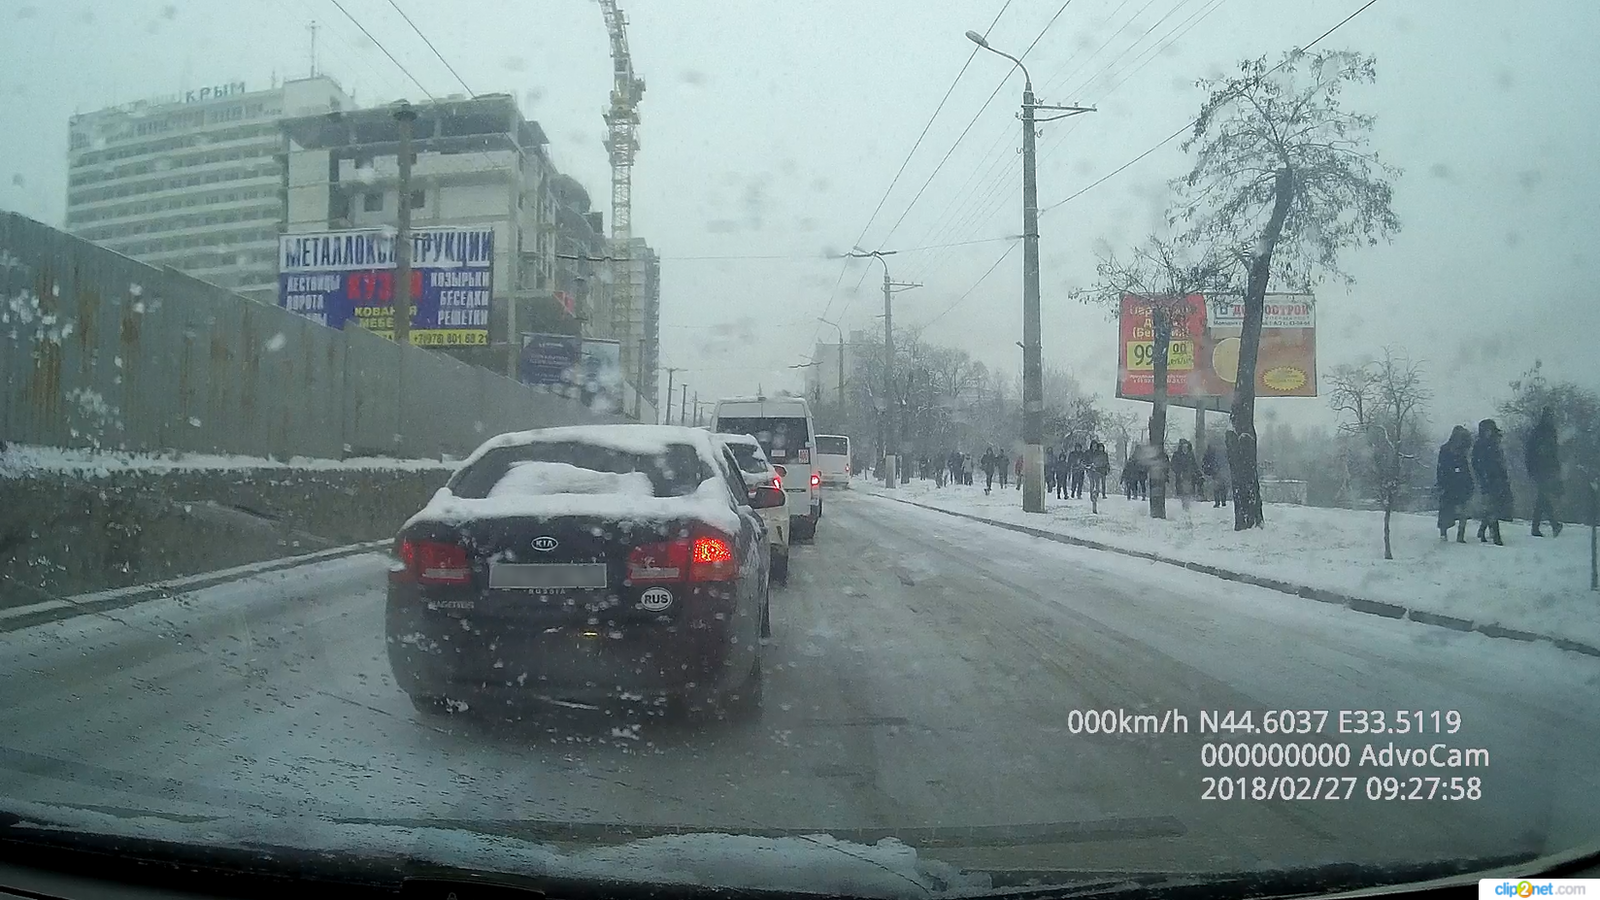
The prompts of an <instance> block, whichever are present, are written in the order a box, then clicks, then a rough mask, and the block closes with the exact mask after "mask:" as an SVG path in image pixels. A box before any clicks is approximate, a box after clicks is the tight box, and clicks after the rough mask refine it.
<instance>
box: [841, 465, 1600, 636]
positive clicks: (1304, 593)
mask: <svg viewBox="0 0 1600 900" xmlns="http://www.w3.org/2000/svg"><path fill="white" fill-rule="evenodd" d="M866 494H867V496H869V497H880V498H882V499H884V500H893V501H894V502H896V503H904V504H906V505H907V506H915V507H918V508H919V509H926V510H930V511H932V512H937V513H944V514H945V515H947V516H955V517H956V518H959V519H970V520H972V521H974V522H981V523H983V524H985V525H992V526H994V527H996V528H1004V529H1006V530H1007V531H1015V532H1017V533H1019V534H1026V535H1029V536H1031V537H1036V538H1043V539H1044V540H1047V541H1055V542H1056V543H1058V544H1069V545H1071V546H1074V547H1083V548H1086V549H1089V550H1105V551H1108V552H1111V553H1118V554H1121V555H1123V556H1132V557H1134V558H1136V559H1145V560H1149V561H1151V562H1159V563H1165V564H1167V565H1169V566H1178V567H1179V568H1183V569H1188V570H1190V571H1192V572H1199V573H1201V574H1203V575H1211V576H1213V577H1216V578H1221V579H1224V580H1226V581H1236V582H1239V583H1241V584H1252V585H1255V586H1257V587H1264V588H1267V589H1268V590H1273V591H1279V592H1281V593H1285V594H1290V595H1292V596H1296V597H1304V598H1305V599H1307V600H1315V601H1317V602H1319V603H1331V604H1334V605H1337V606H1343V607H1345V608H1346V609H1349V610H1351V611H1353V612H1358V613H1363V614H1365V615H1369V616H1379V617H1381V618H1385V619H1409V620H1411V621H1412V622H1416V623H1417V624H1419V625H1433V626H1437V627H1439V628H1448V629H1450V630H1452V631H1475V632H1477V633H1478V634H1481V635H1484V636H1485V637H1491V638H1502V639H1505V640H1512V641H1522V642H1525V643H1537V642H1540V641H1543V642H1545V643H1549V644H1553V645H1554V646H1556V647H1557V648H1559V649H1561V650H1569V651H1571V652H1573V653H1582V654H1584V655H1585V656H1593V657H1597V658H1600V647H1597V646H1595V645H1593V644H1587V643H1584V642H1582V641H1575V640H1572V639H1571V638H1563V637H1556V636H1555V635H1549V634H1540V633H1538V632H1533V631H1524V630H1522V629H1519V628H1507V627H1506V626H1504V625H1498V624H1496V623H1494V622H1474V621H1471V620H1469V619H1461V618H1457V617H1455V616H1447V615H1444V614H1442V613H1435V612H1429V611H1427V610H1423V609H1412V608H1411V607H1409V606H1401V605H1399V604H1397V603H1385V602H1383V601H1380V600H1368V599H1365V598H1362V597H1352V596H1350V595H1348V594H1341V593H1339V592H1338V591H1330V590H1328V589H1326V588H1318V587H1312V586H1311V585H1306V584H1293V583H1291V582H1288V581H1282V580H1279V579H1277V578H1268V577H1265V576H1262V575H1253V574H1251V573H1249V572H1235V571H1233V570H1232V569H1224V568H1222V567H1221V566H1213V565H1208V564H1205V563H1197V562H1191V561H1188V560H1182V559H1175V558H1173V557H1170V556H1162V555H1160V554H1158V553H1151V552H1150V551H1148V550H1132V549H1129V548H1126V547H1117V546H1114V545H1112V544H1106V543H1102V542H1100V541H1094V540H1089V539H1088V538H1080V537H1073V536H1071V535H1066V534H1060V533H1058V532H1054V531H1046V530H1045V529H1043V528H1034V527H1032V526H1029V525H1017V524H1015V523H1012V522H1002V521H1000V520H999V519H991V518H988V517H987V516H979V515H975V514H973V513H965V512H957V511H955V510H950V509H943V508H941V507H938V506H931V505H929V504H927V503H918V502H917V501H915V500H906V499H903V498H900V497H891V496H889V495H888V494H880V493H877V492H866Z"/></svg>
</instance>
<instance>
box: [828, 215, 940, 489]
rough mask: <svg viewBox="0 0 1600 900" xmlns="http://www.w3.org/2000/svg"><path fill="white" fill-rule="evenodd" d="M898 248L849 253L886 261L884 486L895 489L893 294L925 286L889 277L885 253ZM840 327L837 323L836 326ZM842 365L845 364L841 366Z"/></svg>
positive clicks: (897, 457)
mask: <svg viewBox="0 0 1600 900" xmlns="http://www.w3.org/2000/svg"><path fill="white" fill-rule="evenodd" d="M896 252H898V251H895V250H872V251H866V250H862V249H861V248H860V247H857V248H855V251H854V252H852V253H846V254H845V255H846V256H849V257H854V258H857V259H865V258H867V257H872V258H873V259H876V260H877V261H878V262H880V263H883V435H884V436H883V468H884V473H883V486H884V487H886V488H890V489H893V488H895V487H897V486H898V485H899V483H900V476H899V473H898V472H897V471H896V467H897V466H898V464H899V461H900V444H899V438H898V435H897V434H896V433H895V414H896V412H897V410H896V409H895V401H894V295H895V293H896V292H898V291H909V290H911V289H912V288H919V287H922V285H921V284H919V283H916V282H911V281H895V280H894V279H892V278H890V277H889V262H888V260H886V259H884V257H886V256H893V255H894V254H895V253H896ZM835 327H837V326H835ZM839 348H840V349H839V353H840V357H839V358H840V360H841V361H842V360H843V359H844V344H843V343H840V345H839ZM841 367H842V366H841Z"/></svg>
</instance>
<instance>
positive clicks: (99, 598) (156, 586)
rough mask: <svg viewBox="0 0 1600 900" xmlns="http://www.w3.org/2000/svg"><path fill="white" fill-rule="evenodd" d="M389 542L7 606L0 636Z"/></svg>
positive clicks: (367, 550) (353, 553) (352, 553)
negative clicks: (4, 633) (24, 604)
mask: <svg viewBox="0 0 1600 900" xmlns="http://www.w3.org/2000/svg"><path fill="white" fill-rule="evenodd" d="M390 543H391V541H390V540H389V539H387V538H385V539H383V540H377V541H362V542H360V543H356V544H345V545H343V546H340V547H329V548H328V549H326V550H318V551H316V552H315V553H303V554H300V555H298V556H284V557H279V558H277V559H268V560H262V561H260V562H253V563H246V564H244V565H242V566H233V567H230V568H227V569H215V570H213V571H210V572H201V573H198V574H195V575H185V576H183V577H182V578H172V579H168V580H166V581H155V582H151V583H149V584H136V585H130V586H128V587H121V588H112V589H110V590H105V591H94V592H92V593H88V594H78V595H76V596H72V597H59V598H56V599H53V600H45V601H43V602H40V603H30V604H28V605H26V606H13V607H8V608H5V609H0V633H3V632H8V631H20V630H21V629H24V628H31V627H33V626H35V625H43V624H45V623H47V622H59V621H61V620H63V619H73V618H77V617H78V616H86V615H90V614H93V613H98V612H106V611H108V610H113V609H122V608H124V607H128V606H134V605H136V604H139V603H144V602H146V601H148V600H159V599H161V598H163V597H176V596H179V595H181V594H187V593H190V592H191V591H198V590H203V589H205V588H209V587H216V586H217V585H219V584H227V583H228V582H230V581H240V580H242V579H245V578H250V577H253V576H256V575H266V574H268V573H272V572H282V571H285V570H288V569H296V568H299V567H301V566H308V565H312V564H314V563H320V562H328V561H330V560H335V559H343V558H344V557H347V556H356V555H358V554H361V553H370V552H372V551H374V550H382V549H384V548H386V547H388V546H389V544H390Z"/></svg>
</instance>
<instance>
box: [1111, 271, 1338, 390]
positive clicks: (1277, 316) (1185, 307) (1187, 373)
mask: <svg viewBox="0 0 1600 900" xmlns="http://www.w3.org/2000/svg"><path fill="white" fill-rule="evenodd" d="M1178 305H1179V309H1178V311H1177V317H1176V320H1175V321H1174V322H1173V327H1172V344H1171V347H1170V348H1169V350H1168V365H1167V395H1168V399H1169V400H1170V401H1171V402H1172V404H1173V405H1175V406H1197V405H1198V406H1204V407H1207V408H1210V409H1227V408H1228V406H1229V405H1230V402H1231V400H1232V398H1233V391H1234V385H1235V382H1236V381H1237V380H1238V371H1239V348H1240V336H1241V335H1242V333H1243V331H1244V302H1243V300H1242V299H1241V298H1240V297H1238V296H1236V295H1227V296H1211V297H1202V296H1201V295H1199V294H1192V295H1190V296H1188V297H1185V298H1184V299H1183V300H1182V301H1181V302H1180V303H1179V304H1178ZM1119 336H1120V339H1119V341H1118V347H1117V371H1118V378H1117V393H1116V395H1117V396H1118V397H1120V398H1124V399H1130V400H1149V399H1151V398H1152V397H1153V396H1154V394H1155V389H1154V388H1155V378H1154V371H1153V370H1154V363H1153V360H1152V359H1151V357H1152V354H1153V352H1154V339H1153V335H1152V332H1151V327H1150V304H1149V302H1148V301H1142V300H1141V299H1140V298H1138V297H1135V296H1134V295H1132V294H1129V295H1126V296H1124V297H1123V300H1122V310H1121V315H1120V316H1119ZM1316 351H1317V342H1316V310H1315V304H1314V300H1313V298H1312V296H1311V295H1309V294H1268V295H1267V297H1266V306H1265V310H1264V313H1263V316H1262V322H1261V346H1260V348H1259V351H1258V353H1257V355H1256V396H1257V397H1258V398H1260V397H1315V396H1317V352H1316Z"/></svg>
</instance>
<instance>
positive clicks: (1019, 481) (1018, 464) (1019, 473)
mask: <svg viewBox="0 0 1600 900" xmlns="http://www.w3.org/2000/svg"><path fill="white" fill-rule="evenodd" d="M1011 471H1012V473H1013V474H1015V475H1016V476H1017V490H1019V491H1020V490H1022V457H1021V456H1020V455H1019V456H1018V457H1017V462H1016V464H1015V465H1014V466H1012V468H1011Z"/></svg>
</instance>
